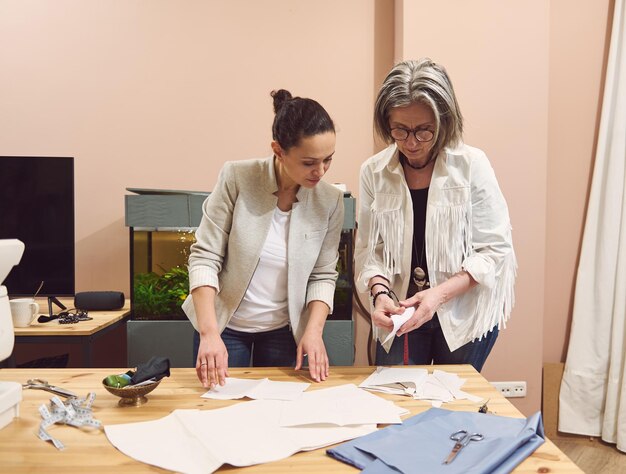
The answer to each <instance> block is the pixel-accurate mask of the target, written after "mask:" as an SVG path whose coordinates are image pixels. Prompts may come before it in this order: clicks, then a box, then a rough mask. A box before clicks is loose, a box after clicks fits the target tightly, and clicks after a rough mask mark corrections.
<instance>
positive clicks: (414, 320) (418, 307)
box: [396, 287, 444, 336]
mask: <svg viewBox="0 0 626 474" xmlns="http://www.w3.org/2000/svg"><path fill="white" fill-rule="evenodd" d="M443 301H444V299H443V296H442V295H441V294H440V291H439V290H438V289H437V287H434V288H429V289H427V290H424V291H420V292H418V293H415V294H414V295H413V296H412V297H410V298H408V299H406V300H404V301H400V306H404V307H405V308H410V307H411V306H414V307H415V313H413V316H411V318H410V319H409V320H408V321H407V322H406V323H404V324H403V325H402V326H401V327H400V329H398V332H397V333H396V336H402V335H404V334H406V333H407V332H411V331H413V330H414V329H417V328H419V327H420V326H421V325H422V324H424V323H426V322H428V321H430V320H431V319H433V315H434V314H435V312H436V311H437V309H438V308H439V306H441V304H442V303H443Z"/></svg>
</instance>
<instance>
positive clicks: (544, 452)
mask: <svg viewBox="0 0 626 474" xmlns="http://www.w3.org/2000/svg"><path fill="white" fill-rule="evenodd" d="M427 368H428V369H429V370H430V371H432V369H433V367H432V366H431V367H427ZM436 368H439V369H441V370H445V371H447V372H454V373H457V374H459V376H461V377H463V378H465V379H466V380H467V381H466V383H465V385H464V387H463V390H465V391H467V392H470V393H472V394H474V395H478V396H480V397H483V398H485V399H490V401H489V409H490V411H492V412H494V413H496V414H498V415H505V416H513V417H522V414H521V413H520V412H519V411H518V410H517V409H516V408H515V407H514V406H513V405H512V404H511V403H509V401H508V400H507V399H506V398H504V397H503V396H502V395H501V394H500V393H499V392H498V391H496V390H495V389H494V388H493V387H492V386H491V385H490V384H489V383H488V382H487V381H486V380H485V379H484V378H483V377H482V376H481V375H480V374H478V373H477V372H476V371H475V370H474V369H473V367H471V366H469V365H455V366H445V365H444V366H436ZM126 370H127V368H111V369H0V380H6V381H15V382H20V383H24V382H26V380H28V379H31V378H43V379H46V380H48V382H49V383H50V384H53V385H58V386H61V387H63V388H67V389H70V390H72V391H74V392H76V393H77V394H78V395H79V396H86V395H87V394H88V393H89V392H95V393H96V400H95V403H94V417H95V418H96V419H98V420H100V421H101V422H102V423H103V424H105V425H106V424H116V423H130V422H138V421H147V420H154V419H157V418H161V417H164V416H166V415H168V414H169V413H170V412H171V411H172V410H174V409H190V408H191V409H201V410H212V409H216V408H221V407H225V406H229V405H232V404H234V403H246V401H245V400H233V401H231V400H227V401H223V400H208V399H204V398H200V395H202V394H203V393H204V392H205V389H203V388H202V386H201V385H200V383H199V382H198V380H197V378H196V374H195V370H194V369H172V374H171V376H170V377H169V378H166V379H164V380H163V381H162V382H161V384H160V385H159V386H158V387H157V389H156V390H154V391H153V392H152V393H150V394H148V396H147V398H148V403H146V404H144V405H141V406H139V407H132V406H131V407H121V406H119V405H118V400H119V399H118V398H117V397H115V396H114V395H112V394H110V393H108V392H107V391H106V390H105V389H104V388H103V386H102V383H101V382H102V379H103V378H104V377H105V376H107V375H111V374H117V373H122V372H124V371H126ZM373 370H374V367H331V374H330V377H329V379H328V380H326V381H325V382H323V383H319V384H316V383H313V384H312V385H311V387H310V388H309V390H316V389H320V388H326V387H331V386H335V385H341V384H346V383H354V384H357V385H358V384H359V383H360V382H361V381H363V380H364V379H365V378H366V377H367V376H368V375H370V374H371V373H372V371H373ZM229 372H230V376H231V377H239V378H254V379H259V378H264V377H267V378H270V379H271V380H277V381H302V382H310V380H309V379H308V377H307V376H306V374H307V372H304V371H298V372H296V371H294V370H293V369H288V368H267V369H264V368H250V369H229ZM377 395H379V396H382V397H383V398H386V399H389V400H392V401H393V402H395V403H396V404H397V405H399V406H402V407H404V408H406V409H408V410H410V412H411V413H412V414H417V413H420V412H422V411H425V410H427V409H428V408H430V404H429V403H427V402H424V401H420V400H413V399H410V398H408V397H402V396H397V395H385V394H377ZM51 396H52V395H51V394H49V393H48V392H44V391H40V390H24V392H23V397H24V398H23V401H22V402H21V405H20V417H19V418H16V419H14V421H13V422H12V423H10V424H9V425H8V426H6V427H5V428H4V429H2V430H0V471H1V472H3V473H13V472H17V473H22V472H24V473H26V472H42V473H43V472H45V473H64V474H68V473H79V472H80V473H84V472H90V473H94V472H97V473H115V472H117V473H127V472H128V473H134V472H167V471H165V470H163V469H160V468H156V467H153V466H149V465H147V464H142V463H140V462H137V461H135V460H133V459H131V458H129V457H127V456H125V455H124V454H122V453H121V452H119V451H117V450H116V449H115V448H114V447H113V446H112V445H111V444H110V443H109V442H108V440H107V438H106V436H105V434H104V432H103V431H97V430H96V431H91V430H89V431H88V430H85V431H82V430H80V429H78V428H74V427H70V426H64V425H55V426H54V427H52V428H50V430H49V432H50V434H51V435H52V436H55V437H57V438H58V439H60V440H61V441H62V442H63V443H64V444H65V446H66V448H65V450H63V451H58V450H57V449H56V448H54V446H52V444H50V443H48V442H44V441H41V440H40V439H39V438H38V437H37V432H38V428H39V423H40V421H41V418H40V415H39V412H38V410H37V409H38V407H39V405H41V404H43V403H47V402H48V401H49V399H50V397H51ZM479 405H480V404H479V403H472V402H468V401H467V400H461V401H454V402H452V403H447V404H444V405H443V408H446V409H449V410H465V411H477V410H478V407H479ZM216 429H217V430H219V429H224V427H216ZM416 448H417V447H416ZM325 452H326V448H324V449H318V450H315V451H310V452H300V453H297V454H295V455H294V456H291V457H289V458H287V459H283V460H281V461H278V462H273V463H268V464H262V465H256V466H250V467H245V468H234V467H232V466H223V467H222V468H221V469H220V472H221V471H229V472H230V471H236V472H244V473H265V474H270V473H272V474H273V473H279V474H280V473H289V474H299V473H349V472H357V469H355V468H353V467H350V466H348V465H346V464H343V463H341V462H339V461H336V460H334V459H332V458H330V457H328V456H327V455H326V454H325ZM416 472H419V471H416ZM515 472H516V473H545V472H549V473H581V472H583V471H581V470H580V469H579V468H578V467H577V466H576V465H575V464H574V463H573V462H572V461H571V460H570V459H568V458H567V456H565V455H564V454H563V453H562V452H561V451H560V450H559V449H558V448H557V447H556V446H555V445H554V444H553V443H552V442H551V441H549V440H546V443H544V444H543V445H542V446H541V447H540V448H539V449H538V450H537V451H536V452H535V453H534V454H533V455H532V456H530V457H529V458H527V459H526V460H525V461H524V462H523V463H522V464H521V465H520V466H518V468H517V469H516V470H515Z"/></svg>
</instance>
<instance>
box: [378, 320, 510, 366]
mask: <svg viewBox="0 0 626 474" xmlns="http://www.w3.org/2000/svg"><path fill="white" fill-rule="evenodd" d="M407 336H408V338H409V365H430V364H471V365H473V366H474V368H475V369H476V370H477V371H479V372H480V371H481V370H482V368H483V365H484V364H485V361H486V360H487V356H488V355H489V353H490V352H491V349H492V348H493V345H494V344H495V342H496V339H497V337H498V328H497V327H496V328H494V329H493V330H492V331H489V332H488V333H487V335H486V336H485V337H483V338H482V339H481V340H480V341H478V340H475V341H472V342H468V343H467V344H465V345H464V346H461V347H459V348H458V349H457V350H456V351H454V352H450V349H449V348H448V344H447V343H446V339H445V338H444V337H443V331H442V330H441V325H440V324H439V318H437V315H435V317H433V319H431V320H430V321H428V322H427V323H426V324H424V325H423V326H421V327H419V328H418V329H416V330H414V331H411V332H410V333H408V334H407V335H404V336H400V337H396V338H395V339H394V341H393V344H392V345H391V349H390V350H389V353H387V352H385V349H383V347H382V346H381V345H380V342H377V343H376V365H402V364H403V363H404V362H403V361H404V338H405V337H407Z"/></svg>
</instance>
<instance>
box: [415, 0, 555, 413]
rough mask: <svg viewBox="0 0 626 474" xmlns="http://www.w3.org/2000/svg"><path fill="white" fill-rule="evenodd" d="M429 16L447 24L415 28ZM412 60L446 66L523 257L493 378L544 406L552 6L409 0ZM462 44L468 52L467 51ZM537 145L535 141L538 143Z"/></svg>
mask: <svg viewBox="0 0 626 474" xmlns="http://www.w3.org/2000/svg"><path fill="white" fill-rule="evenodd" d="M425 11H428V17H431V18H446V21H445V28H443V29H442V26H443V25H442V23H441V22H430V21H420V22H419V28H411V27H410V25H411V23H413V22H415V21H416V19H419V18H420V17H421V16H422V15H423V14H424V12H425ZM404 20H405V23H404V28H403V30H404V54H403V55H404V57H407V58H410V57H420V56H430V57H431V58H433V59H434V60H435V61H438V62H440V63H441V64H444V65H445V66H446V68H447V69H448V72H449V74H450V76H451V78H452V81H453V84H454V86H455V89H456V92H457V95H458V99H459V103H460V106H461V110H462V112H463V114H464V116H465V118H466V131H465V141H466V142H467V143H468V144H470V145H474V146H477V147H479V148H482V149H483V150H484V151H485V152H486V153H487V156H488V157H489V158H490V161H491V163H492V165H493V167H494V169H495V171H496V175H497V177H498V181H499V183H500V187H501V189H502V191H503V193H504V195H505V197H506V198H507V201H508V204H509V212H510V215H511V221H512V224H513V232H514V233H513V238H514V245H515V250H516V254H517V259H518V264H519V268H518V280H517V283H516V306H515V309H514V313H513V317H512V319H511V321H510V323H509V324H508V325H507V329H506V330H504V331H502V332H501V335H500V336H499V338H498V342H497V344H496V346H495V348H494V350H493V352H492V354H491V356H490V358H489V359H488V361H487V364H486V366H485V369H484V373H485V375H486V376H487V378H488V379H489V380H526V381H527V383H528V396H527V397H526V398H525V399H523V400H521V401H520V402H517V403H516V405H517V406H518V407H520V408H525V407H537V408H538V407H539V403H540V395H541V366H542V353H541V347H542V339H543V330H542V320H543V319H542V316H543V301H544V275H543V265H542V264H543V260H544V256H545V251H546V249H545V226H546V222H545V219H546V208H545V202H546V167H547V160H548V157H547V146H548V41H549V36H548V33H549V8H548V5H547V3H546V2H545V1H542V0H532V1H526V2H523V3H522V2H517V3H514V4H511V2H501V1H498V0H481V1H473V2H460V1H452V2H434V3H433V2H428V1H417V0H415V1H413V0H407V1H405V2H404ZM461 45H462V46H461ZM531 137H532V138H531Z"/></svg>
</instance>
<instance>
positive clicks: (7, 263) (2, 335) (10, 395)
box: [0, 239, 24, 429]
mask: <svg viewBox="0 0 626 474" xmlns="http://www.w3.org/2000/svg"><path fill="white" fill-rule="evenodd" d="M23 253H24V244H23V243H22V242H20V241H19V240H17V239H2V240H0V283H2V282H3V281H4V279H5V278H6V277H7V275H8V274H9V272H10V271H11V269H12V268H13V267H14V266H15V265H17V264H18V263H19V261H20V259H21V258H22V254H23ZM14 343H15V335H14V334H13V318H12V317H11V306H10V305H9V295H8V294H7V289H6V287H5V286H0V361H3V360H4V359H6V358H7V357H9V356H10V355H11V352H13V344H14ZM21 400H22V386H21V385H20V384H19V383H17V382H0V429H2V428H4V427H5V426H6V425H8V424H9V423H11V421H13V418H14V417H16V416H18V415H19V407H20V401H21Z"/></svg>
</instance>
